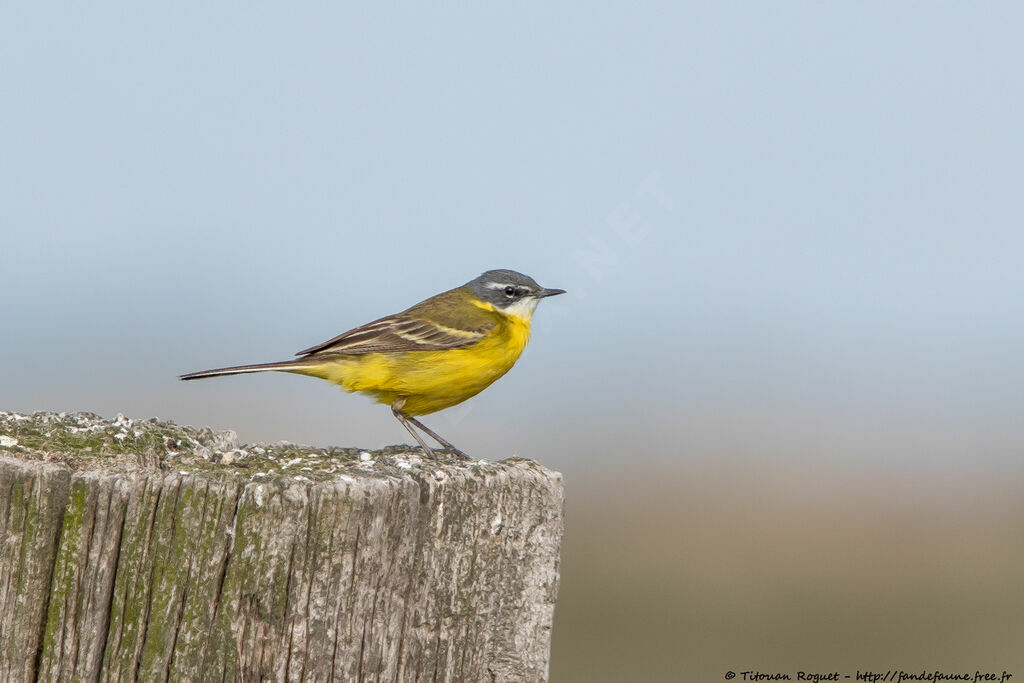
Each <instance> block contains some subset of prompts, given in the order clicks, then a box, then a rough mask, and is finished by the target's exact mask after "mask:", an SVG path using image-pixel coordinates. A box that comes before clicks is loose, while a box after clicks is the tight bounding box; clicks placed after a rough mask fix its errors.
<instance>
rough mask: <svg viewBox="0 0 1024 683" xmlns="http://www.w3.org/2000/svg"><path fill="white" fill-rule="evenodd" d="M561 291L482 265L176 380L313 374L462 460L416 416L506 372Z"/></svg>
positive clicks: (469, 394)
mask: <svg viewBox="0 0 1024 683" xmlns="http://www.w3.org/2000/svg"><path fill="white" fill-rule="evenodd" d="M564 293H565V290H564V289H545V288H544V287H541V286H540V285H538V284H537V283H536V282H535V281H534V279H533V278H531V277H527V276H526V275H523V274H522V273H517V272H515V271H514V270H489V271H487V272H486V273H484V274H483V275H481V276H480V277H478V278H476V279H475V280H470V281H469V282H467V283H466V284H464V285H462V286H461V287H456V288H455V289H451V290H448V291H447V292H442V293H441V294H438V295H437V296H432V297H430V298H429V299H427V300H426V301H422V302H420V303H418V304H416V305H415V306H413V307H412V308H409V309H407V310H405V311H402V312H401V313H396V314H395V315H389V316H388V317H386V318H381V319H380V320H374V321H373V322H371V323H367V324H365V325H363V326H361V327H357V328H355V329H354V330H349V331H348V332H345V333H343V334H340V335H338V336H337V337H335V338H334V339H331V340H329V341H326V342H324V343H323V344H318V345H316V346H313V347H310V348H308V349H306V350H304V351H299V352H298V353H297V354H296V355H297V356H299V358H296V359H295V360H287V361H282V362H279V363H261V364H258V365H238V366H235V367H230V368H218V369H216V370H204V371H202V372H192V373H189V374H187V375H182V376H181V379H201V378H203V377H216V376H219V375H237V374H241V373H245V372H264V371H266V370H277V371H280V372H294V373H297V374H300V375H310V376H312V377H320V378H321V379H326V380H328V381H329V382H334V383H335V384H339V385H341V387H342V388H344V389H345V390H346V391H349V392H353V391H358V392H360V393H363V394H369V395H370V396H373V397H374V398H375V399H377V401H378V402H379V403H387V404H390V405H391V412H392V413H394V415H395V417H396V418H398V421H399V422H401V423H402V426H404V427H405V428H406V429H408V430H409V433H410V434H412V436H413V438H414V439H416V441H417V442H418V443H419V445H420V446H421V447H422V448H423V451H424V452H425V453H426V454H427V456H428V457H430V458H434V457H435V456H434V453H433V451H432V450H431V449H430V447H429V446H427V444H426V443H425V442H424V441H423V438H422V437H421V436H420V435H419V434H417V433H416V430H414V429H413V425H415V426H417V427H419V428H420V429H421V430H422V431H423V432H425V433H426V434H428V435H430V436H431V437H433V438H434V439H435V440H437V442H438V443H440V444H441V445H442V446H444V447H445V448H446V449H447V450H450V451H451V452H452V453H453V454H454V455H457V456H459V457H461V458H466V459H469V456H467V455H466V454H465V453H463V452H462V451H460V450H459V449H457V448H456V447H455V446H453V445H452V444H450V443H448V442H447V441H445V440H444V439H442V438H441V437H440V436H438V435H437V434H435V433H434V432H432V431H430V430H429V429H427V427H426V426H424V425H423V423H421V422H420V421H419V420H417V419H416V416H417V415H427V414H429V413H433V412H436V411H438V410H443V409H445V408H450V407H451V406H453V405H456V404H458V403H462V402H463V401H465V400H466V399H467V398H470V397H472V396H476V395H477V394H479V393H480V392H481V391H483V390H484V389H486V388H487V387H488V386H490V384H491V383H492V382H494V381H495V380H496V379H498V378H499V377H501V376H502V375H504V374H505V373H506V372H508V371H509V370H510V369H511V368H512V366H513V365H515V362H516V361H517V360H518V359H519V355H520V354H521V353H522V352H523V349H524V348H526V342H527V341H528V340H529V338H530V320H531V318H532V317H533V311H534V309H536V308H537V304H538V303H539V302H540V300H541V299H543V298H544V297H546V296H553V295H555V294H564Z"/></svg>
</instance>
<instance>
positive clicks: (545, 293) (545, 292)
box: [535, 289, 565, 299]
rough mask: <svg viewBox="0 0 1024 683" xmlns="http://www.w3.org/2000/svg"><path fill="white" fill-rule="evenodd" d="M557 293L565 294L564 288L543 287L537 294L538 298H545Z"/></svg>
mask: <svg viewBox="0 0 1024 683" xmlns="http://www.w3.org/2000/svg"><path fill="white" fill-rule="evenodd" d="M557 294H565V290H564V289H542V290H540V291H539V292H537V294H536V295H535V296H536V297H537V298H538V299H543V298H544V297H546V296H555V295H557Z"/></svg>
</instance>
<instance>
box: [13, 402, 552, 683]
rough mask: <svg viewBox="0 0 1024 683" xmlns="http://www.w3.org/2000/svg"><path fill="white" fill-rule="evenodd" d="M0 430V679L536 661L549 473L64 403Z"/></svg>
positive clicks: (505, 672)
mask: <svg viewBox="0 0 1024 683" xmlns="http://www.w3.org/2000/svg"><path fill="white" fill-rule="evenodd" d="M115 430H116V431H115ZM120 434H127V436H119V435H120ZM0 435H3V437H2V440H0V542H2V546H0V550H2V553H0V635H2V637H0V680H15V681H16V680H32V679H35V678H37V677H38V679H41V680H67V679H72V678H74V679H76V680H79V679H84V680H117V681H129V680H145V681H160V680H175V681H177V680H247V681H248V680H275V681H276V680H295V681H298V680H315V681H363V680H365V681H540V680H545V679H546V678H547V665H548V653H549V646H550V635H551V624H552V617H553V611H554V602H555V596H556V593H557V588H558V558H559V546H560V542H561V535H562V524H563V520H562V482H561V476H560V475H559V474H557V473H555V472H551V471H549V470H546V469H544V468H543V467H541V466H540V465H538V464H536V463H534V462H530V461H526V460H520V459H511V460H506V461H502V462H499V463H482V462H469V463H465V462H461V461H459V462H441V463H433V462H430V461H426V460H423V459H421V458H420V457H419V456H417V455H416V454H415V453H413V452H410V451H409V449H407V448H400V447H394V448H389V449H385V450H384V451H377V452H371V453H368V452H360V451H356V450H353V449H331V450H329V451H321V450H317V449H308V448H301V447H297V446H292V445H290V444H282V445H278V446H274V447H236V446H235V444H234V442H233V440H232V438H231V437H230V435H225V434H219V435H218V434H213V433H212V432H209V430H195V429H192V428H187V427H179V426H177V425H170V424H168V423H161V422H156V421H146V422H136V421H132V420H128V419H127V418H123V417H121V416H119V417H118V420H117V421H106V420H102V419H101V418H98V417H96V416H93V415H89V414H84V413H77V414H74V415H70V416H68V415H63V414H61V415H53V414H51V413H45V414H39V413H37V414H36V415H33V416H18V415H16V414H13V413H0Z"/></svg>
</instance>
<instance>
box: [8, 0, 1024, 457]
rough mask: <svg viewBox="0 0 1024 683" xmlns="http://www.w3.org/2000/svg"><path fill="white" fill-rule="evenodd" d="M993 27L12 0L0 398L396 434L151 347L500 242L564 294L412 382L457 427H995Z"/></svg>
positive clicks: (1006, 46) (798, 434)
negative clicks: (450, 396)
mask: <svg viewBox="0 0 1024 683" xmlns="http://www.w3.org/2000/svg"><path fill="white" fill-rule="evenodd" d="M1021 26H1024V10H1022V9H1021V7H1020V6H1019V5H1012V4H1009V3H990V4H985V5H978V4H967V3H962V4H949V3H903V4H900V5H899V6H894V5H890V4H888V3H874V4H871V3H851V4H849V5H848V6H847V7H845V8H842V7H839V6H837V5H836V4H835V3H828V4H819V3H786V4H784V5H782V4H778V3H771V4H756V3H743V4H739V3H737V4H732V5H728V4H723V3H714V4H711V5H709V4H707V3H691V4H681V3H666V4H661V5H652V4H648V5H645V6H644V7H636V6H629V5H625V4H621V5H610V4H608V5H604V4H602V5H600V6H589V7H586V8H584V7H581V6H579V5H578V3H577V4H575V5H573V6H560V7H552V6H551V5H550V4H549V3H534V4H529V5H514V6H502V7H488V8H481V7H460V8H448V9H438V8H436V7H432V8H424V7H422V6H413V5H410V6H405V7H402V8H401V9H395V8H390V9H385V8H383V7H380V6H376V5H374V6H370V7H368V6H360V7H346V8H341V7H338V6H337V4H336V3H317V4H295V3H275V4H267V3H215V6H212V7H211V6H210V4H209V3H195V2H193V3H175V4H174V5H173V6H162V7H157V6H155V5H153V4H148V5H145V6H140V5H138V4H133V3H118V4H111V3H98V4H97V3H90V4H88V5H72V4H45V5H44V4H40V3H23V4H21V5H20V6H14V7H12V6H11V5H10V4H8V5H6V6H4V8H3V9H0V63H2V64H3V68H2V70H0V92H2V94H3V106H2V107H0V149H2V152H0V236H2V246H0V250H2V253H0V290H2V291H3V292H4V297H3V303H2V304H0V324H2V330H3V331H2V333H0V340H2V341H0V350H2V353H0V368H2V381H0V409H8V410H11V409H13V410H20V411H31V410H36V409H52V410H79V409H81V410H90V411H94V412H99V413H102V414H107V415H110V414H113V413H116V412H118V411H123V412H125V413H129V414H133V415H137V416H147V415H159V416H161V417H164V418H170V419H175V420H177V421H180V422H188V423H195V424H210V425H212V426H214V427H216V428H227V427H233V428H235V429H237V430H238V431H239V432H240V435H241V436H242V438H243V439H245V440H276V439H280V438H286V439H289V440H293V441H299V442H312V443H319V444H324V443H335V444H339V445H359V446H368V447H369V446H380V445H383V444H385V443H391V442H396V441H402V440H404V439H405V438H406V436H405V434H404V432H403V431H402V430H401V428H400V427H399V426H398V425H397V424H396V423H395V422H394V420H393V418H392V417H391V415H390V413H389V411H388V410H386V409H385V408H383V407H380V406H376V405H374V404H371V403H370V402H369V401H368V400H366V399H364V398H361V397H351V396H346V395H344V394H342V393H341V392H339V391H338V390H336V389H335V388H333V387H330V386H328V385H326V384H324V385H321V384H319V383H317V382H314V381H313V380H308V379H305V378H298V377H293V376H260V377H242V378H231V379H223V380H219V381H210V382H207V383H189V384H185V383H181V382H178V381H177V380H176V379H175V376H176V375H178V374H180V373H183V372H187V371H191V370H198V369H203V368H207V367H214V366H221V365H227V364H234V363H246V362H258V361H270V360H279V359H284V358H287V357H289V356H290V355H291V354H292V353H294V352H295V351H297V350H299V349H301V348H305V347H307V346H310V345H312V344H314V343H317V342H320V341H323V340H325V339H328V338H330V337H331V336H333V335H335V334H337V333H338V332H341V331H343V330H345V329H348V328H350V327H353V326H355V325H357V324H360V323H363V322H366V321H368V320H371V319H373V318H375V317H379V316H380V315H383V314H386V313H390V312H394V311H397V310H400V309H402V308H405V307H407V306H409V305H411V304H413V303H415V302H417V301H419V300H420V299H422V298H425V297H426V296H429V295H431V294H433V293H435V292H438V291H441V290H443V289H447V288H449V287H452V286H456V285H458V284H461V283H463V282H465V281H467V280H469V279H471V278H472V277H474V276H476V275H477V274H478V273H480V272H481V271H483V270H486V269H489V268H515V269H517V270H521V271H523V272H526V273H528V274H530V275H532V276H534V277H535V278H536V279H537V280H538V281H540V282H541V283H542V284H544V285H546V286H549V287H562V288H565V289H568V290H570V295H568V296H564V297H560V298H558V299H555V300H551V301H548V302H545V303H544V304H543V305H542V306H541V307H540V309H539V311H538V317H537V324H536V327H535V333H534V338H533V341H532V343H531V346H530V348H529V349H528V351H527V353H526V354H525V355H524V357H523V358H522V360H521V362H520V364H519V365H518V366H517V367H516V368H515V369H514V370H513V371H512V372H511V373H510V374H509V375H508V376H507V377H506V378H504V379H502V380H501V381H500V382H499V383H498V384H496V385H495V386H494V387H492V388H491V389H489V390H488V391H487V392H485V393H484V394H483V395H481V396H480V397H478V398H476V399H474V400H472V401H471V402H470V403H467V404H465V406H464V407H461V408H456V409H453V410H452V411H449V414H439V415H437V416H434V417H433V418H428V420H427V421H428V424H432V425H433V426H435V427H437V429H438V431H440V432H441V433H442V434H444V435H446V436H448V437H449V438H450V439H451V440H452V441H454V442H455V443H457V444H460V445H462V446H463V447H465V448H466V449H467V450H470V451H472V452H473V453H475V454H478V455H481V456H482V457H490V458H499V457H504V456H505V455H507V454H509V453H512V452H517V453H519V454H521V455H524V456H528V457H535V458H539V459H541V460H544V461H546V462H549V463H552V464H554V465H556V466H565V465H567V464H569V463H570V462H571V461H573V459H574V458H577V457H580V458H582V457H587V458H590V457H594V456H595V455H601V454H611V453H618V452H622V451H629V452H632V451H634V450H644V449H650V450H651V451H652V452H654V453H655V454H657V455H673V456H675V455H678V454H680V453H684V454H685V453H715V452H717V451H722V450H726V449H749V450H755V451H756V450H758V449H760V448H764V449H766V450H768V451H772V452H778V451H782V452H785V451H787V450H790V449H794V448H801V447H805V448H809V449H812V450H813V449H818V450H822V449H823V450H826V451H827V452H828V453H831V454H834V455H835V457H861V456H862V455H864V454H865V452H870V453H877V454H879V455H881V456H883V457H888V456H889V455H891V454H899V455H901V456H914V455H919V456H922V457H929V458H934V457H936V454H937V453H940V452H941V454H942V455H943V458H942V459H943V461H945V462H964V461H966V460H972V461H974V460H977V459H979V458H985V457H987V458H990V459H992V460H993V461H995V462H1007V461H1010V460H1015V459H1017V458H1018V457H1019V454H1020V451H1021V448H1022V447H1024V428H1022V427H1021V423H1022V420H1021V419H1020V415H1021V408H1022V405H1024V362H1022V359H1021V349H1022V348H1024V317H1022V315H1021V302H1022V301H1024V268H1022V267H1021V260H1022V253H1024V230H1022V225H1024V199H1022V197H1024V192H1022V190H1024V163H1022V159H1024V135H1022V132H1021V131H1022V127H1021V123H1020V122H1021V120H1022V119H1024V115H1022V111H1021V110H1022V104H1024V89H1022V85H1024V71H1022V69H1021V64H1024V47H1022V46H1021V41H1020V35H1019V34H1020V27H1021ZM943 449H945V450H943ZM911 459H913V458H911ZM570 466H571V465H570Z"/></svg>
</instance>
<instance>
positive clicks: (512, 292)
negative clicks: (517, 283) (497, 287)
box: [505, 285, 516, 297]
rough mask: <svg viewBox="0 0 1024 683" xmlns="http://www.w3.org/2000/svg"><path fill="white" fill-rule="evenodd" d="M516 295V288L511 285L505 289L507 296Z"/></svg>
mask: <svg viewBox="0 0 1024 683" xmlns="http://www.w3.org/2000/svg"><path fill="white" fill-rule="evenodd" d="M515 295H516V288H515V287H513V286H511V285H509V286H508V287H506V288H505V296H507V297H513V296H515Z"/></svg>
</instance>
